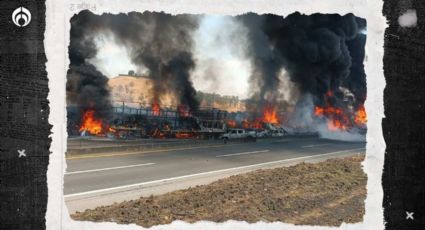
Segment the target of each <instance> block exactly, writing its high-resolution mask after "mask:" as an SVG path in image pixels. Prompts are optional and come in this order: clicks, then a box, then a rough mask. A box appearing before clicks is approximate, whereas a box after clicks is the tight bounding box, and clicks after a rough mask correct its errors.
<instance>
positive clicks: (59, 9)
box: [44, 0, 387, 230]
mask: <svg viewBox="0 0 425 230" xmlns="http://www.w3.org/2000/svg"><path fill="white" fill-rule="evenodd" d="M72 4H74V8H73V9H72V6H71V5H72ZM78 4H85V5H86V7H87V8H88V9H90V10H92V11H93V12H94V13H96V14H102V13H105V12H108V13H114V14H117V13H128V12H131V11H138V12H143V11H164V12H166V13H171V14H181V13H188V14H216V15H239V14H243V13H247V12H255V13H258V14H263V13H272V14H277V15H281V16H287V15H289V14H291V13H293V12H295V11H298V12H300V13H303V14H312V13H338V14H341V15H343V14H347V13H353V14H355V15H356V16H359V17H363V18H366V19H367V42H366V54H367V61H365V71H366V76H367V77H366V79H367V100H366V102H365V107H366V112H367V114H368V124H367V126H368V132H367V144H366V158H365V161H364V162H363V166H364V171H365V172H366V174H367V177H368V181H367V192H368V193H367V198H366V200H365V209H366V210H365V211H366V214H365V216H364V220H363V222H362V223H356V224H345V223H344V224H342V226H340V227H339V228H335V227H317V226H295V225H293V224H286V223H281V222H273V223H265V222H257V223H254V224H248V223H246V222H244V221H232V220H230V221H226V222H224V223H214V222H208V221H200V222H196V223H194V224H189V223H185V222H182V221H174V222H173V223H171V224H169V225H158V226H154V227H152V228H151V229H296V230H299V229H371V227H373V229H384V220H383V208H382V201H383V190H382V183H381V177H382V170H383V165H384V155H385V142H384V139H383V134H382V125H381V123H382V118H383V117H384V108H383V90H384V87H385V78H384V74H383V61H382V60H383V53H384V49H383V46H384V31H385V28H386V27H387V23H386V20H385V18H384V16H383V15H382V6H383V2H382V1H367V0H320V1H319V0H156V1H155V0H76V1H73V0H65V1H58V0H46V31H45V40H44V47H45V51H46V56H47V60H48V61H47V63H46V69H47V73H48V79H49V89H50V92H49V96H48V100H49V101H50V116H49V123H50V124H52V125H53V128H52V135H51V137H52V143H51V146H50V151H51V154H50V162H49V166H48V172H47V183H48V203H47V212H46V227H47V229H52V230H58V229H73V230H74V229H78V230H84V229H90V230H92V229H94V230H96V229H99V230H100V229H101V230H104V229H120V230H121V229H123V230H124V229H143V227H141V226H138V225H135V224H130V225H118V224H116V223H105V222H104V223H94V222H88V221H74V220H72V219H71V218H70V216H69V213H68V210H67V208H66V206H65V202H64V196H63V185H64V183H63V181H64V172H65V169H66V162H65V151H66V141H67V133H66V103H65V83H66V71H67V69H68V64H69V60H68V44H69V31H70V23H69V19H70V18H71V17H72V16H73V15H74V14H75V13H78V12H79V11H80V10H81V9H78V6H81V5H78ZM93 7H94V8H93Z"/></svg>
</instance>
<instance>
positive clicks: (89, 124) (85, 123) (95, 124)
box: [79, 109, 102, 135]
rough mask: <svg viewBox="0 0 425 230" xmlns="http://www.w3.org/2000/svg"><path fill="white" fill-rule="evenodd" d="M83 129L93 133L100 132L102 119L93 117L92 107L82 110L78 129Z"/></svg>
mask: <svg viewBox="0 0 425 230" xmlns="http://www.w3.org/2000/svg"><path fill="white" fill-rule="evenodd" d="M84 130H86V131H87V132H89V133H90V134H95V135H97V134H100V133H101V132H102V120H101V119H96V118H95V117H94V110H92V109H90V110H87V111H85V112H84V115H83V120H82V122H81V125H80V129H79V131H80V132H82V131H84Z"/></svg>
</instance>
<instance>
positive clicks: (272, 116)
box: [262, 106, 279, 124]
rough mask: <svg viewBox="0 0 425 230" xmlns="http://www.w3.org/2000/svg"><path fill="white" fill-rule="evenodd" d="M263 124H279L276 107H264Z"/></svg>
mask: <svg viewBox="0 0 425 230" xmlns="http://www.w3.org/2000/svg"><path fill="white" fill-rule="evenodd" d="M262 120H263V122H266V123H272V124H276V123H279V118H278V116H277V111H276V106H266V107H265V108H264V111H263V118H262Z"/></svg>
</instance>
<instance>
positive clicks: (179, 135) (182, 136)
mask: <svg viewBox="0 0 425 230" xmlns="http://www.w3.org/2000/svg"><path fill="white" fill-rule="evenodd" d="M175 136H176V138H178V139H186V138H193V137H195V135H194V134H193V133H187V132H181V133H176V134H175Z"/></svg>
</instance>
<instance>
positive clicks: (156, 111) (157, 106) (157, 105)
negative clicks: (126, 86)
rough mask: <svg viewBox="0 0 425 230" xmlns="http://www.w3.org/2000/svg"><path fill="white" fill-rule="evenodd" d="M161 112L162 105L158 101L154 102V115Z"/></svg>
mask: <svg viewBox="0 0 425 230" xmlns="http://www.w3.org/2000/svg"><path fill="white" fill-rule="evenodd" d="M160 113H161V107H160V106H159V104H158V103H156V102H154V103H152V115H154V116H159V114H160Z"/></svg>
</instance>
